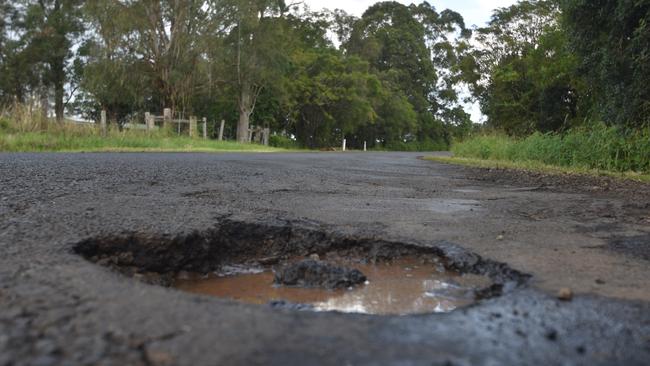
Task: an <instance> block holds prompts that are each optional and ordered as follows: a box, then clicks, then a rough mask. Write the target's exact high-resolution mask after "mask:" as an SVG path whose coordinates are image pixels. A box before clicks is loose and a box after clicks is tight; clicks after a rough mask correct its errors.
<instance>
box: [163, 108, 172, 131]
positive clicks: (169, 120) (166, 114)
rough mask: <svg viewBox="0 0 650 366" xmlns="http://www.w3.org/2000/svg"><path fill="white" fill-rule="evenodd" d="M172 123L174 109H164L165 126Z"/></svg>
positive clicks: (165, 127) (167, 126)
mask: <svg viewBox="0 0 650 366" xmlns="http://www.w3.org/2000/svg"><path fill="white" fill-rule="evenodd" d="M170 123H172V110H171V108H165V109H163V128H164V129H167V128H169V126H170Z"/></svg>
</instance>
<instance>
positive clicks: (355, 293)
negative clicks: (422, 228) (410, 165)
mask: <svg viewBox="0 0 650 366" xmlns="http://www.w3.org/2000/svg"><path fill="white" fill-rule="evenodd" d="M74 251H75V252H76V253H77V254H80V255H82V256H83V257H85V258H86V259H88V260H90V261H92V262H95V263H98V264H101V265H104V266H108V267H110V268H112V269H115V270H117V271H119V272H120V273H122V274H125V275H127V276H131V277H134V278H137V279H140V280H142V281H145V282H148V283H153V284H158V285H163V286H173V287H176V288H178V289H181V290H185V291H189V292H196V293H203V294H213V295H216V296H219V297H224V298H233V299H236V300H240V301H244V302H249V303H257V304H264V303H269V304H271V305H272V306H276V307H285V308H294V309H312V310H336V311H344V312H361V313H370V314H408V313H425V312H438V311H451V310H453V309H455V308H458V307H462V306H466V305H469V304H472V303H473V302H475V301H477V300H480V299H484V298H489V297H494V296H498V295H501V294H502V293H503V292H507V291H508V290H510V289H512V288H514V287H516V286H518V285H521V284H523V283H524V282H525V281H526V280H527V278H528V277H529V276H528V275H526V274H522V273H520V272H518V271H516V270H513V269H511V268H509V267H508V266H507V265H505V264H503V263H498V262H494V261H490V260H486V259H483V258H481V257H480V256H478V255H476V254H474V253H470V252H468V251H466V250H464V249H463V248H461V247H459V246H457V245H455V244H452V243H449V242H447V241H436V242H433V243H416V242H396V241H387V240H383V239H378V238H375V237H364V236H357V235H345V234H340V233H336V232H330V231H328V230H326V229H325V228H323V227H322V226H320V225H315V224H313V223H306V222H271V223H248V222H238V221H231V220H223V221H221V222H220V223H219V224H218V225H217V226H216V227H214V228H213V229H209V230H206V231H202V232H194V233H191V234H183V235H177V236H168V235H155V234H143V233H132V234H128V235H121V236H114V237H98V238H90V239H87V240H84V241H82V242H80V243H78V244H77V245H75V247H74ZM316 256H318V260H317V261H316V262H318V263H320V264H322V265H325V266H326V268H327V266H330V265H331V266H341V267H350V268H355V269H358V270H360V271H361V272H363V273H364V274H365V275H366V276H367V280H368V281H367V283H359V284H358V285H356V286H350V287H352V288H351V289H350V288H348V285H347V284H346V285H345V286H344V288H334V289H333V288H332V287H337V286H330V285H331V284H332V283H335V284H339V282H336V281H338V279H335V282H331V281H330V280H331V278H329V277H328V278H327V280H328V281H330V282H327V283H326V286H324V287H326V288H301V287H299V286H301V285H305V284H306V282H304V281H301V280H300V279H299V280H298V281H297V282H286V281H285V283H287V284H290V286H286V285H284V286H278V285H274V284H273V281H274V271H275V272H278V270H284V269H283V268H285V267H286V266H290V265H291V264H292V263H295V262H296V261H297V260H299V259H304V258H307V257H312V258H313V257H316ZM335 270H336V268H335ZM319 271H320V272H319ZM294 272H295V271H294ZM294 272H291V273H292V274H295V273H294ZM282 273H285V272H282ZM301 273H302V272H301ZM314 273H316V275H317V276H318V275H322V268H320V269H319V268H317V271H316V272H314ZM314 273H311V275H314ZM334 273H339V272H336V271H334ZM312 277H313V276H312ZM341 283H343V284H345V283H346V282H341ZM307 285H308V286H310V285H309V284H307ZM317 287H318V286H317Z"/></svg>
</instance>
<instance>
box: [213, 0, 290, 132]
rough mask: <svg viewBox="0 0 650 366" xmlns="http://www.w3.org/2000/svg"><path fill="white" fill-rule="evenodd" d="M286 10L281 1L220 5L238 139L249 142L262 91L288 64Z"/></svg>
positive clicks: (238, 1) (237, 1) (248, 0)
mask: <svg viewBox="0 0 650 366" xmlns="http://www.w3.org/2000/svg"><path fill="white" fill-rule="evenodd" d="M287 10H288V9H287V7H286V6H285V4H284V1H281V0H228V1H226V2H224V3H223V4H221V7H220V14H221V16H220V19H222V20H223V22H224V23H225V29H226V31H227V35H226V37H225V39H224V40H223V53H222V55H223V57H224V58H225V59H223V61H222V65H223V75H224V76H225V77H226V79H227V80H228V82H229V83H230V84H231V85H232V87H233V90H234V91H235V92H236V93H237V107H238V113H239V120H238V123H237V141H239V142H242V143H244V142H248V129H249V125H250V118H251V115H252V114H253V112H254V111H255V105H256V103H257V99H258V97H259V95H260V93H261V92H262V90H264V88H265V87H267V86H268V85H269V84H270V83H272V81H273V80H278V79H279V78H280V77H281V76H282V74H283V69H284V68H286V66H287V60H288V58H287V53H288V52H287V50H286V48H285V45H286V44H287V42H285V40H286V35H287V33H288V31H287V30H286V27H285V24H286V23H285V22H284V16H285V12H286V11H287ZM231 65H232V66H231Z"/></svg>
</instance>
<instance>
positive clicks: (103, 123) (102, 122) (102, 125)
mask: <svg viewBox="0 0 650 366" xmlns="http://www.w3.org/2000/svg"><path fill="white" fill-rule="evenodd" d="M99 126H100V128H101V130H102V136H106V110H102V112H101V116H100V120H99Z"/></svg>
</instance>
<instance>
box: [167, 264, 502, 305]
mask: <svg viewBox="0 0 650 366" xmlns="http://www.w3.org/2000/svg"><path fill="white" fill-rule="evenodd" d="M350 266H351V267H353V268H357V269H359V270H360V271H361V272H363V273H364V274H365V275H366V277H367V278H368V281H367V282H366V284H365V285H359V286H356V287H354V288H351V289H343V290H323V289H313V288H296V287H286V286H278V285H274V284H273V271H272V270H270V269H263V268H259V269H255V268H247V269H241V268H240V269H237V268H235V269H232V268H230V269H229V270H227V271H226V273H220V274H211V275H209V276H205V277H200V278H198V277H194V278H192V276H190V277H189V278H188V277H187V276H185V278H182V279H181V278H179V279H177V280H176V283H175V287H176V288H178V289H180V290H183V291H188V292H192V293H198V294H207V295H213V296H217V297H223V298H230V299H234V300H238V301H243V302H247V303H253V304H266V303H268V302H270V301H273V300H285V301H289V302H292V303H300V304H310V305H312V306H313V307H314V309H315V310H319V311H340V312H348V313H365V314H382V315H386V314H399V315H405V314H419V313H430V312H447V311H451V310H454V309H456V308H458V307H461V306H466V305H469V304H471V303H472V302H474V301H475V299H474V290H475V289H479V288H483V287H486V286H489V284H490V281H489V280H488V279H487V278H485V277H482V276H474V275H459V274H457V273H453V272H449V271H443V272H440V271H439V270H438V269H437V268H436V267H435V266H434V265H432V264H422V262H421V261H420V260H418V259H416V258H401V259H398V260H394V261H392V262H390V263H378V264H374V265H373V264H354V265H350ZM242 272H244V273H242Z"/></svg>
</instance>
